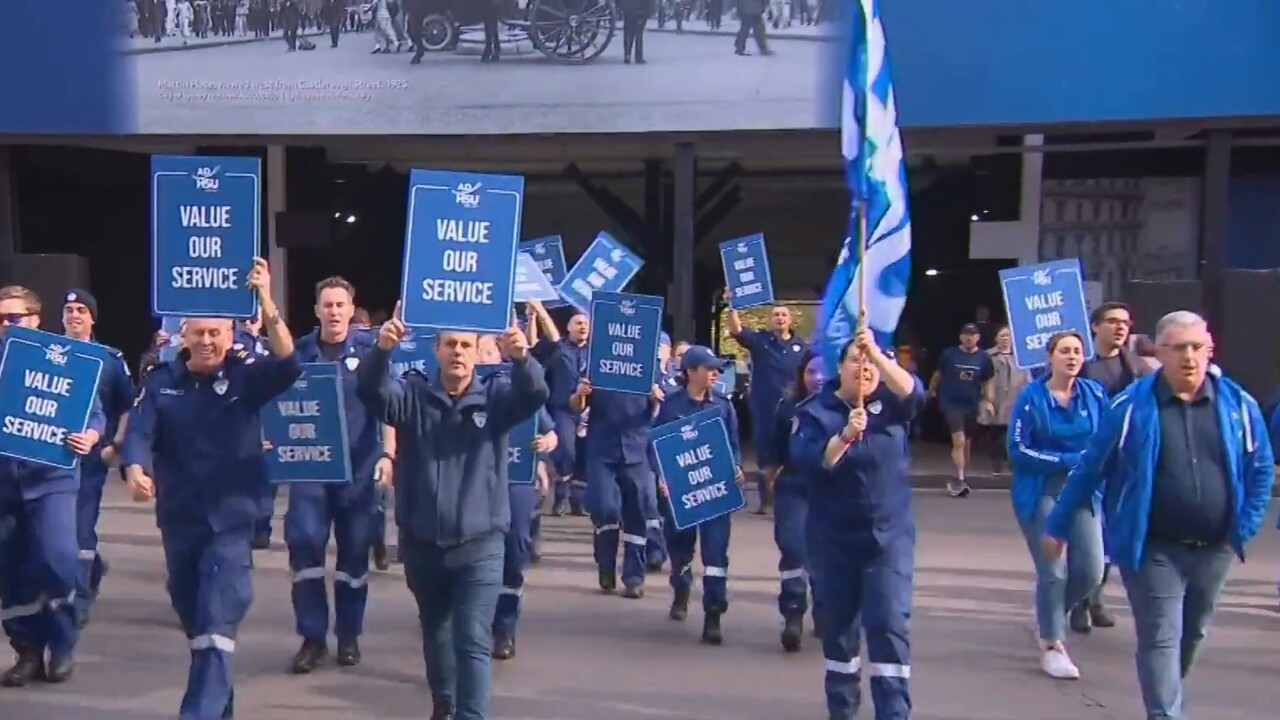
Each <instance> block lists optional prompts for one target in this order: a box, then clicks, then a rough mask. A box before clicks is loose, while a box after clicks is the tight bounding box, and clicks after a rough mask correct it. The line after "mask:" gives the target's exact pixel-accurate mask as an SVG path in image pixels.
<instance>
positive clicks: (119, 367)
mask: <svg viewBox="0 0 1280 720" xmlns="http://www.w3.org/2000/svg"><path fill="white" fill-rule="evenodd" d="M97 322H98V301H97V300H96V299H94V297H93V295H90V294H89V293H88V292H86V291H84V290H79V289H73V290H68V291H67V293H66V294H65V295H64V296H63V298H62V327H63V330H64V331H65V332H66V335H67V337H69V338H74V339H76V340H83V341H85V342H95V340H94V334H93V328H94V326H95V325H96V324H97ZM107 352H108V353H110V354H111V357H112V358H113V359H114V362H110V363H107V364H105V365H103V366H102V377H100V378H99V379H98V401H99V402H101V403H102V412H103V413H104V414H105V415H106V419H107V422H106V429H105V431H104V432H103V433H102V440H100V441H99V443H98V447H96V448H94V451H93V452H91V453H89V455H88V456H86V457H85V459H84V462H83V463H81V465H80V494H79V498H78V500H77V504H76V538H77V539H78V540H79V543H80V565H81V567H82V569H83V572H82V573H81V576H80V584H79V585H78V586H77V587H76V612H77V615H78V617H79V621H80V627H84V626H85V625H87V624H88V623H89V610H90V606H91V605H92V604H93V601H94V599H95V598H97V596H98V587H99V586H100V585H101V584H102V578H103V576H104V575H106V574H107V564H106V562H105V561H104V560H103V559H102V556H101V555H100V554H99V553H98V513H99V510H100V509H101V507H102V490H103V488H104V487H105V486H106V483H107V475H108V473H109V472H110V467H111V466H112V465H115V464H116V461H117V455H118V453H119V452H120V442H119V441H120V439H121V438H122V437H123V433H121V432H120V431H121V430H123V429H124V423H125V416H126V415H128V412H129V408H130V407H132V406H133V380H132V379H131V378H130V377H129V364H128V363H127V362H126V361H125V359H124V354H123V353H121V352H120V351H119V350H117V349H115V348H113V347H107Z"/></svg>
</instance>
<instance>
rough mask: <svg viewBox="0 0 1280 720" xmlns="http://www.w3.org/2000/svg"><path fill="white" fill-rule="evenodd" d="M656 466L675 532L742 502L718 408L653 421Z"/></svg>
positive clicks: (731, 455) (745, 501) (724, 511)
mask: <svg viewBox="0 0 1280 720" xmlns="http://www.w3.org/2000/svg"><path fill="white" fill-rule="evenodd" d="M652 437H653V450H654V454H655V455H656V456H657V458H658V470H659V472H660V473H662V480H663V482H664V483H666V486H667V502H669V503H670V504H671V519H672V520H673V521H675V524H676V529H677V530H685V529H687V528H691V527H693V526H695V525H699V524H701V523H704V522H706V521H708V520H711V519H713V518H718V517H720V516H721V515H727V514H729V513H732V512H737V511H738V510H741V509H742V508H743V507H745V506H746V504H747V499H746V496H745V495H743V493H742V488H740V487H738V483H737V472H738V466H737V463H736V462H735V461H734V459H733V447H732V446H731V445H730V444H729V432H728V430H726V429H725V426H724V419H723V418H722V417H721V415H720V411H719V410H718V409H711V410H703V411H702V412H700V413H696V414H693V415H690V416H689V417H685V418H681V419H679V420H676V421H675V422H670V423H667V424H666V425H659V426H658V427H656V428H654V429H653V430H652Z"/></svg>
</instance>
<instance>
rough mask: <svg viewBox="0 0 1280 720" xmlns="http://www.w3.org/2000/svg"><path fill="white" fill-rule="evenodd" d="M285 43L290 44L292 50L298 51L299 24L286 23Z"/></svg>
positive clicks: (295, 22)
mask: <svg viewBox="0 0 1280 720" xmlns="http://www.w3.org/2000/svg"><path fill="white" fill-rule="evenodd" d="M284 41H285V42H286V43H289V49H290V50H297V49H298V22H297V21H294V22H286V23H285V24H284Z"/></svg>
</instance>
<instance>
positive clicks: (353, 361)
mask: <svg viewBox="0 0 1280 720" xmlns="http://www.w3.org/2000/svg"><path fill="white" fill-rule="evenodd" d="M342 364H343V365H346V366H347V372H355V371H356V368H358V367H360V358H358V357H349V358H347V359H346V360H343V361H342Z"/></svg>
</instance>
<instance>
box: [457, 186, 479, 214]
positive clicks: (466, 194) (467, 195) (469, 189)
mask: <svg viewBox="0 0 1280 720" xmlns="http://www.w3.org/2000/svg"><path fill="white" fill-rule="evenodd" d="M479 189H480V183H478V182H475V183H465V182H464V183H458V187H457V189H456V190H454V191H453V197H454V199H455V200H457V201H458V204H459V205H461V206H462V207H464V208H467V209H468V210H474V209H476V208H478V207H480V196H479V195H477V194H476V192H477V191H478V190H479Z"/></svg>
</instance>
